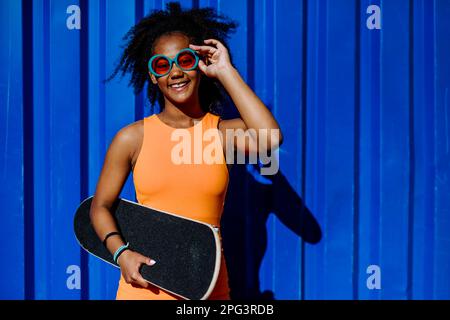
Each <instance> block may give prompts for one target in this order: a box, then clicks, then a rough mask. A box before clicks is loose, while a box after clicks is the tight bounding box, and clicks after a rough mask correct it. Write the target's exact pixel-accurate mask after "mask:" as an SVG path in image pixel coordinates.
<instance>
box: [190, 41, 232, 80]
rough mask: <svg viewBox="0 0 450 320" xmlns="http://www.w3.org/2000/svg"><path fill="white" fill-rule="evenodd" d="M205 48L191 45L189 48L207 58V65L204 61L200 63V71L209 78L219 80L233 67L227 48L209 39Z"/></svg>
mask: <svg viewBox="0 0 450 320" xmlns="http://www.w3.org/2000/svg"><path fill="white" fill-rule="evenodd" d="M205 44H208V45H204V46H197V45H194V44H190V45H189V47H190V48H191V49H193V50H195V51H197V52H199V53H200V55H201V56H203V57H205V58H206V61H207V64H205V62H204V61H203V60H200V61H199V63H198V67H199V69H200V70H201V71H202V72H203V73H204V74H205V75H206V76H207V77H210V78H211V77H212V78H219V76H220V74H221V73H222V72H224V71H226V70H228V69H229V68H230V67H231V66H232V65H231V62H230V56H229V54H228V50H227V48H226V47H225V46H224V45H223V44H222V43H221V42H220V41H218V40H215V39H207V40H205Z"/></svg>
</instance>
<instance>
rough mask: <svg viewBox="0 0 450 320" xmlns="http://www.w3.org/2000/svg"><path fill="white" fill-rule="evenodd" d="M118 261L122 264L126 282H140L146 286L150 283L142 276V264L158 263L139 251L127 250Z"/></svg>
mask: <svg viewBox="0 0 450 320" xmlns="http://www.w3.org/2000/svg"><path fill="white" fill-rule="evenodd" d="M117 263H118V264H119V266H120V271H121V272H122V276H123V278H124V279H125V282H126V283H129V284H138V285H140V286H141V287H144V288H147V287H148V285H149V283H148V282H147V281H145V280H144V278H142V276H141V273H140V272H139V269H140V268H141V265H142V264H146V265H148V266H153V265H154V264H155V263H156V262H155V261H154V260H153V259H150V258H148V257H145V256H143V255H141V254H139V253H137V252H134V251H131V250H126V251H124V252H123V253H122V254H121V255H120V257H119V259H118V261H117Z"/></svg>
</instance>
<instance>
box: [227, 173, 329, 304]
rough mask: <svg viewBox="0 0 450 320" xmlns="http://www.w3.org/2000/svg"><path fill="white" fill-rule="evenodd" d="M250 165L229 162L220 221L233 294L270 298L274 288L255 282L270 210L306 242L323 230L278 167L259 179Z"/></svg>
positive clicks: (265, 239) (260, 298) (262, 255)
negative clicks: (274, 172) (230, 166)
mask: <svg viewBox="0 0 450 320" xmlns="http://www.w3.org/2000/svg"><path fill="white" fill-rule="evenodd" d="M248 166H250V165H248ZM248 166H247V167H246V165H233V168H232V169H231V171H230V184H229V186H228V193H227V199H226V202H225V208H224V212H223V215H222V222H221V226H222V236H223V248H224V254H225V257H226V261H227V267H228V273H229V285H230V290H231V292H230V295H231V298H232V299H257V300H274V299H275V296H274V293H273V292H272V291H269V290H266V291H264V292H261V289H260V284H259V269H260V267H261V263H262V259H263V257H264V254H265V252H266V249H267V235H268V232H267V229H266V222H267V219H268V217H269V214H270V213H272V214H275V215H276V217H277V218H278V219H279V220H280V221H281V222H282V223H283V224H284V225H285V226H286V227H287V228H289V229H290V230H291V231H292V232H294V233H295V234H296V235H298V236H299V237H301V238H302V239H303V241H305V242H307V243H310V244H316V243H318V242H319V241H320V240H321V239H322V231H321V229H320V226H319V224H318V223H317V221H316V219H315V218H314V216H313V215H312V213H311V212H310V211H309V209H308V208H307V207H306V206H305V205H304V202H303V200H302V199H301V198H300V197H299V196H298V195H297V193H296V191H295V190H293V189H292V187H291V186H290V184H289V182H288V181H287V180H286V178H285V177H284V176H283V174H282V173H281V172H280V171H279V172H278V173H277V174H276V175H273V176H264V178H265V179H269V180H270V181H269V183H261V182H259V181H257V179H255V177H254V175H253V174H252V173H251V171H252V170H248V168H249V167H248ZM250 169H251V168H250Z"/></svg>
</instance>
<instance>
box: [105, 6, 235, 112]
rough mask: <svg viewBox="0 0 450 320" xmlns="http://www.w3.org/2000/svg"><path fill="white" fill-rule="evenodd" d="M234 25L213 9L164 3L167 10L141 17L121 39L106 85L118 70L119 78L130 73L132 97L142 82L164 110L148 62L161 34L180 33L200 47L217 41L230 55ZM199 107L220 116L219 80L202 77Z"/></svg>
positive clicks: (152, 98)
mask: <svg viewBox="0 0 450 320" xmlns="http://www.w3.org/2000/svg"><path fill="white" fill-rule="evenodd" d="M236 28H237V23H236V22H234V21H232V20H230V19H229V18H228V17H225V16H223V15H220V14H218V13H217V12H216V11H215V10H214V9H213V8H200V9H195V8H194V9H191V10H182V9H181V6H180V4H179V3H178V2H170V3H167V4H166V10H154V11H152V12H151V13H150V14H149V15H147V16H145V17H144V18H142V19H141V20H140V21H139V22H138V23H137V24H136V25H135V26H133V27H132V28H131V29H130V30H129V31H128V32H127V33H126V34H125V36H124V37H123V39H122V40H123V41H125V42H126V44H125V45H124V46H123V47H124V48H125V50H124V52H123V53H122V55H121V58H120V62H119V64H118V65H117V66H116V68H115V70H114V72H113V73H112V75H111V76H110V77H109V78H107V79H106V80H105V82H108V81H110V80H111V79H113V78H114V77H115V76H116V75H117V73H118V72H119V71H121V74H122V77H123V76H124V75H125V73H127V72H130V73H131V80H130V83H129V85H131V86H133V88H134V94H139V93H140V92H141V91H142V89H143V87H144V85H145V83H146V82H148V86H147V97H148V99H149V101H150V105H151V106H152V107H153V106H154V104H155V101H158V103H159V105H160V107H161V109H163V108H164V96H163V94H162V93H161V91H160V89H159V88H158V86H157V85H155V84H153V83H152V82H151V81H150V77H149V75H148V66H147V63H148V61H149V59H150V58H151V56H152V55H153V50H154V45H155V43H156V41H157V40H158V38H159V37H161V36H162V35H167V34H171V33H174V32H180V33H182V34H184V35H186V36H187V37H188V38H189V41H190V42H191V43H193V44H196V45H203V44H204V42H203V41H204V40H205V39H210V38H213V39H217V40H219V41H220V42H222V43H223V44H224V46H225V47H226V48H227V49H228V52H229V55H230V60H231V61H232V57H231V53H230V50H229V48H228V45H227V39H228V38H229V34H230V33H231V32H235V30H236ZM199 96H200V104H201V107H202V109H203V110H204V111H205V112H212V113H215V114H218V113H219V110H220V109H221V104H222V102H224V101H225V99H226V96H225V90H224V88H223V87H222V85H221V84H220V82H219V81H217V80H216V79H213V78H208V77H206V76H205V75H203V74H202V79H201V81H200V87H199Z"/></svg>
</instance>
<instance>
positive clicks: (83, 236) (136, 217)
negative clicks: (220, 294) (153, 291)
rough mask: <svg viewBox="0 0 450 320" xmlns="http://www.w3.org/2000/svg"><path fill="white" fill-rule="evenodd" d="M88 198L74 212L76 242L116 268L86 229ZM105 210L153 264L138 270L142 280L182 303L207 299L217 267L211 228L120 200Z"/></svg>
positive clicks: (217, 247)
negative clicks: (182, 300)
mask: <svg viewBox="0 0 450 320" xmlns="http://www.w3.org/2000/svg"><path fill="white" fill-rule="evenodd" d="M92 199H93V197H92V196H91V197H89V198H87V199H86V200H84V201H83V202H82V203H81V204H80V206H79V207H78V209H77V211H76V213H75V217H74V231H75V235H76V238H77V240H78V243H79V244H80V246H81V247H82V248H83V249H85V250H86V251H87V252H89V253H90V254H91V255H93V256H95V257H97V258H99V259H101V260H103V261H105V262H107V263H109V264H110V265H113V266H115V267H117V268H119V266H118V265H117V264H116V263H115V262H114V260H113V255H112V254H111V253H110V252H109V250H108V249H107V248H106V247H105V246H104V245H103V243H102V240H100V239H99V238H98V236H97V234H96V232H95V230H94V228H93V226H92V224H91V220H90V216H89V212H90V208H91V203H92ZM111 211H112V214H113V216H114V219H115V220H116V224H117V227H118V228H119V232H120V233H121V234H122V238H123V240H124V242H125V243H127V242H128V243H129V244H130V249H131V250H133V251H136V252H138V253H140V254H142V255H144V256H146V257H150V258H152V259H153V260H155V261H156V264H155V265H153V266H147V265H145V264H143V265H142V267H141V269H140V272H141V275H142V277H143V278H144V279H145V280H146V281H148V282H149V283H150V284H152V285H154V286H156V287H158V288H160V289H162V290H165V291H168V292H169V293H172V294H174V295H176V296H179V297H181V298H183V299H187V300H205V299H207V298H208V296H209V295H210V294H211V292H212V290H213V289H214V286H215V284H216V282H217V278H218V274H219V269H220V262H221V251H222V248H221V242H220V237H219V230H218V228H217V227H216V226H213V225H210V224H207V223H203V222H201V221H196V220H192V219H189V218H186V217H183V216H180V215H176V214H173V213H169V212H164V211H160V210H156V209H153V208H150V207H147V206H143V205H141V204H138V203H135V202H132V201H129V200H126V199H121V198H119V199H117V201H116V202H115V204H114V206H113V209H112V210H111Z"/></svg>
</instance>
